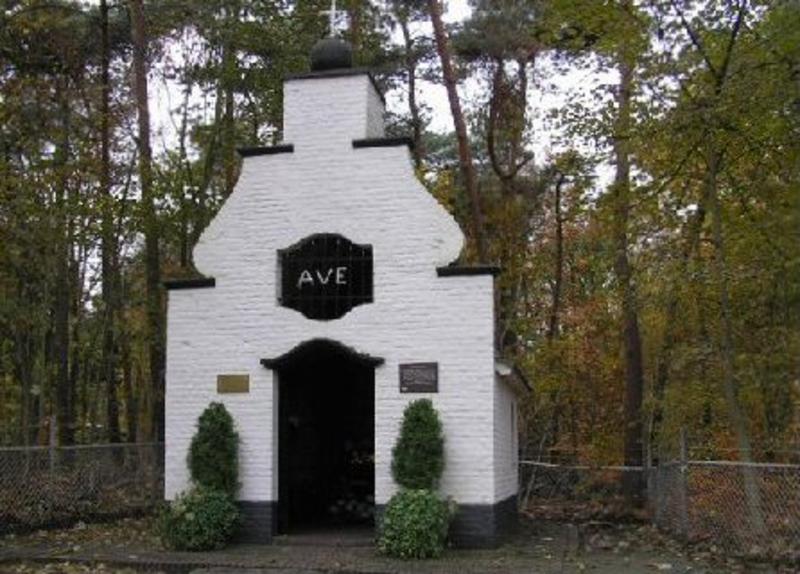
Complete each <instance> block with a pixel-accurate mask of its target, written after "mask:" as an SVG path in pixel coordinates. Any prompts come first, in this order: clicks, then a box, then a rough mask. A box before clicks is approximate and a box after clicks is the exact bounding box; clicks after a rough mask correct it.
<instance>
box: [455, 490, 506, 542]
mask: <svg viewBox="0 0 800 574" xmlns="http://www.w3.org/2000/svg"><path fill="white" fill-rule="evenodd" d="M516 526H517V497H516V495H514V496H511V497H509V498H506V499H505V500H501V501H500V502H496V503H495V504H459V505H458V512H456V516H455V518H454V519H453V523H452V524H451V525H450V541H451V543H452V544H453V545H454V546H456V547H458V548H493V547H495V546H498V545H499V544H501V543H502V542H503V541H504V540H505V539H506V537H507V536H509V535H510V534H511V533H512V532H513V531H514V529H515V528H516Z"/></svg>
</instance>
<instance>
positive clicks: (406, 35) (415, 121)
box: [399, 17, 425, 169]
mask: <svg viewBox="0 0 800 574" xmlns="http://www.w3.org/2000/svg"><path fill="white" fill-rule="evenodd" d="M399 21H400V30H401V31H402V32H403V44H404V46H405V65H406V74H408V112H409V114H410V115H411V134H412V138H413V139H414V150H413V154H414V167H416V168H417V169H419V168H420V167H422V159H423V158H424V157H425V150H424V149H423V147H422V146H423V144H422V118H421V116H420V113H419V104H417V56H416V54H415V53H414V39H413V38H412V37H411V32H410V30H409V29H408V19H407V18H404V17H400V18H399Z"/></svg>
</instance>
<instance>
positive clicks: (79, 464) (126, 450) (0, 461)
mask: <svg viewBox="0 0 800 574" xmlns="http://www.w3.org/2000/svg"><path fill="white" fill-rule="evenodd" d="M163 477H164V447H163V444H157V443H150V444H115V445H86V446H73V447H59V448H50V447H19V448H16V447H13V448H0V534H4V533H9V532H20V531H27V530H32V529H36V528H42V527H46V526H48V527H52V526H59V525H65V524H70V523H73V522H76V521H78V520H97V519H102V518H108V517H115V516H126V515H135V514H138V513H141V512H144V511H147V510H150V509H152V508H153V507H154V506H155V505H157V504H158V502H159V501H161V500H162V499H163Z"/></svg>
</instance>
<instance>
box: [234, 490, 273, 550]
mask: <svg viewBox="0 0 800 574" xmlns="http://www.w3.org/2000/svg"><path fill="white" fill-rule="evenodd" d="M238 505H239V511H240V512H241V515H242V521H241V523H240V525H239V529H238V530H237V532H236V536H235V540H236V542H244V543H249V544H269V543H271V542H272V537H273V535H274V534H275V526H276V521H277V516H278V514H277V512H276V511H275V503H274V502H271V501H264V502H254V501H249V500H240V501H238Z"/></svg>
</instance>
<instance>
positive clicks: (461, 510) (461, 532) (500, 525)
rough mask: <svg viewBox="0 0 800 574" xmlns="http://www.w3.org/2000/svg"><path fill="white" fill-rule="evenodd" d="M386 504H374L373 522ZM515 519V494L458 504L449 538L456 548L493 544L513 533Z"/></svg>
mask: <svg viewBox="0 0 800 574" xmlns="http://www.w3.org/2000/svg"><path fill="white" fill-rule="evenodd" d="M385 508H386V505H383V504H380V505H377V506H376V507H375V518H376V520H375V523H376V525H378V524H380V520H381V517H382V516H383V512H384V510H385ZM517 519H518V514H517V496H516V495H514V496H510V497H509V498H506V499H505V500H501V501H500V502H496V503H494V504H459V505H458V511H457V512H456V515H455V517H454V518H453V523H452V524H451V525H450V533H449V540H450V543H451V544H452V545H453V546H455V547H456V548H494V547H496V546H499V545H500V544H502V543H503V542H504V541H505V540H506V538H508V537H509V536H510V535H511V534H513V532H514V531H515V530H516V528H517V525H518V520H517Z"/></svg>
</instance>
